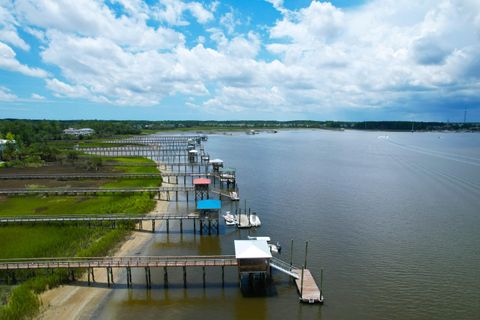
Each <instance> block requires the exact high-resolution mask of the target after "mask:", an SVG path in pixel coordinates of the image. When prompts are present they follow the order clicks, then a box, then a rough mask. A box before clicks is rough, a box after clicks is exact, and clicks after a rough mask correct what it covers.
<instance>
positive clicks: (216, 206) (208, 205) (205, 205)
mask: <svg viewBox="0 0 480 320" xmlns="http://www.w3.org/2000/svg"><path fill="white" fill-rule="evenodd" d="M220 209H222V201H220V200H199V201H198V202H197V210H220Z"/></svg>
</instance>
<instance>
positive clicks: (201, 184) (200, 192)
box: [193, 178, 212, 201]
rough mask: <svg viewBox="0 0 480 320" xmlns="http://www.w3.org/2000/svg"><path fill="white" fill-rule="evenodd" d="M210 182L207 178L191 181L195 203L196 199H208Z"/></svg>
mask: <svg viewBox="0 0 480 320" xmlns="http://www.w3.org/2000/svg"><path fill="white" fill-rule="evenodd" d="M211 183H212V180H210V179H207V178H197V179H193V186H194V187H195V201H197V200H198V199H202V200H203V199H204V198H205V199H209V194H208V189H209V187H210V184H211Z"/></svg>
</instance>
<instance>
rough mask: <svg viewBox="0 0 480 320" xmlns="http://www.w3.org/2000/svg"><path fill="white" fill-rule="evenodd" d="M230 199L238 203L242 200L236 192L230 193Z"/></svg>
mask: <svg viewBox="0 0 480 320" xmlns="http://www.w3.org/2000/svg"><path fill="white" fill-rule="evenodd" d="M230 199H231V200H232V201H238V200H240V197H239V196H238V193H236V192H235V191H232V192H230Z"/></svg>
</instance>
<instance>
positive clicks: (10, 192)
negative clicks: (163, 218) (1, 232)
mask: <svg viewBox="0 0 480 320" xmlns="http://www.w3.org/2000/svg"><path fill="white" fill-rule="evenodd" d="M179 192H180V193H185V195H186V197H187V201H188V196H189V194H192V195H193V192H194V188H193V187H186V186H183V187H182V186H175V187H143V188H39V189H27V188H17V189H3V190H0V195H1V196H35V195H43V196H79V195H113V194H138V193H146V194H150V195H151V196H155V195H157V196H158V197H159V200H167V201H170V200H171V194H174V195H175V201H178V200H179V198H178V193H179ZM162 195H164V197H165V199H162Z"/></svg>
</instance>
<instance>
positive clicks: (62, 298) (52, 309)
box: [37, 201, 169, 319]
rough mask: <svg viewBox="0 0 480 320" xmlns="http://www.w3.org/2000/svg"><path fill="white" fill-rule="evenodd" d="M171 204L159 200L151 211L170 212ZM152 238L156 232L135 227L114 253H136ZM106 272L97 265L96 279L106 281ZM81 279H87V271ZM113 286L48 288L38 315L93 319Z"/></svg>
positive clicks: (156, 212)
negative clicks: (145, 231) (136, 229)
mask: <svg viewBox="0 0 480 320" xmlns="http://www.w3.org/2000/svg"><path fill="white" fill-rule="evenodd" d="M168 205H169V202H167V201H157V205H156V207H155V209H154V210H153V211H152V212H150V213H149V214H162V213H166V212H167V209H168ZM152 239H153V237H152V234H149V233H144V232H135V231H134V232H132V234H131V235H130V237H129V238H128V239H127V240H126V241H125V242H124V243H123V244H122V245H121V246H120V248H119V249H118V250H116V251H115V252H114V254H113V255H115V256H131V255H135V253H136V252H137V251H139V250H140V249H142V248H143V247H144V246H145V245H146V244H147V243H148V241H150V240H152ZM106 274H107V273H106V270H105V269H103V268H102V269H95V279H96V280H98V281H99V282H100V283H102V284H103V282H106V279H107V275H106ZM119 277H120V272H116V273H114V281H118V279H119ZM79 281H82V282H86V281H87V275H86V274H85V275H84V276H82V278H80V279H79ZM110 290H111V289H110V288H108V287H106V286H92V287H87V286H78V285H75V283H72V284H71V285H63V286H60V287H57V288H54V289H51V290H47V291H45V292H44V293H42V294H41V295H40V300H41V302H42V308H41V311H40V313H39V315H38V316H37V319H90V318H91V317H92V315H93V313H94V312H95V310H96V309H97V307H98V306H99V304H100V303H101V302H102V301H103V299H104V298H105V297H106V296H107V294H108V293H109V292H110Z"/></svg>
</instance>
